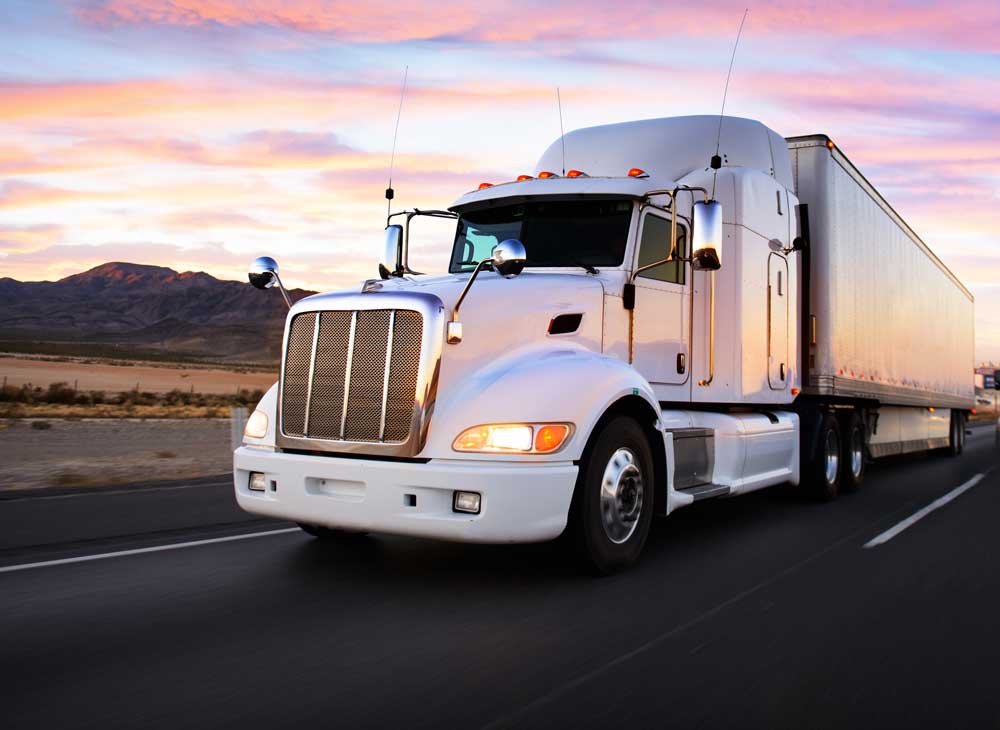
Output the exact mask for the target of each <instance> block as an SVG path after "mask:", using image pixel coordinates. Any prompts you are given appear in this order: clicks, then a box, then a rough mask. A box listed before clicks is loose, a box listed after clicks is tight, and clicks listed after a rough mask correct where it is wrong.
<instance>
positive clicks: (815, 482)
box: [805, 413, 843, 500]
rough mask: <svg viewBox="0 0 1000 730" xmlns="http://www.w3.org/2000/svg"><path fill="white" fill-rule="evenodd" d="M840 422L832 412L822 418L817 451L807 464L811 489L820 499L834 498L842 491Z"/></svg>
mask: <svg viewBox="0 0 1000 730" xmlns="http://www.w3.org/2000/svg"><path fill="white" fill-rule="evenodd" d="M840 444H841V436H840V424H838V423H837V419H836V418H835V417H834V416H833V414H830V413H824V414H823V415H822V416H821V418H820V424H819V440H818V442H817V446H816V453H815V454H813V459H812V462H811V463H810V464H808V465H807V471H806V474H805V477H806V479H807V484H808V487H809V491H810V492H811V493H812V494H813V496H815V497H816V498H818V499H821V500H830V499H834V498H835V497H836V496H837V494H838V493H839V492H840V475H841V471H842V470H843V458H842V449H841V445H840Z"/></svg>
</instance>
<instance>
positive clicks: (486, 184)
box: [478, 183, 493, 190]
mask: <svg viewBox="0 0 1000 730" xmlns="http://www.w3.org/2000/svg"><path fill="white" fill-rule="evenodd" d="M491 187H493V183H479V188H478V189H479V190H485V189H486V188H491Z"/></svg>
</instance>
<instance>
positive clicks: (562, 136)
mask: <svg viewBox="0 0 1000 730" xmlns="http://www.w3.org/2000/svg"><path fill="white" fill-rule="evenodd" d="M556 103H557V104H558V105H559V143H560V144H561V145H562V174H563V177H565V176H566V133H565V132H564V131H563V122H562V96H561V95H560V94H559V87H558V86H557V87H556Z"/></svg>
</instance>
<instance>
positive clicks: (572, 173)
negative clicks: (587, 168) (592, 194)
mask: <svg viewBox="0 0 1000 730" xmlns="http://www.w3.org/2000/svg"><path fill="white" fill-rule="evenodd" d="M566 177H590V175H588V174H587V173H585V172H581V171H580V170H570V171H569V172H567V173H566Z"/></svg>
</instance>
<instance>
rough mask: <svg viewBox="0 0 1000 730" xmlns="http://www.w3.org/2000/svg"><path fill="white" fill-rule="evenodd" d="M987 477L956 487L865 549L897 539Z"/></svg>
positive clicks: (878, 536)
mask: <svg viewBox="0 0 1000 730" xmlns="http://www.w3.org/2000/svg"><path fill="white" fill-rule="evenodd" d="M985 476H986V475H985V474H976V476H974V477H972V479H970V480H969V481H967V482H965V483H964V484H960V485H959V486H957V487H955V488H954V489H952V490H951V491H950V492H948V493H947V494H946V495H944V496H943V497H938V498H937V499H935V500H934V501H933V502H931V503H930V504H929V505H927V506H926V507H924V508H923V509H922V510H919V511H917V512H914V513H913V514H912V515H910V516H909V517H907V518H906V519H905V520H903V521H902V522H900V523H898V524H896V525H894V526H893V527H890V528H889V529H888V530H886V531H885V532H883V533H881V534H879V535H876V536H875V537H873V538H872V539H871V540H869V541H868V542H866V543H865V547H866V548H873V547H878V546H879V545H881V544H882V543H885V542H889V540H891V539H892V538H894V537H896V535H898V534H899V533H901V532H902V531H903V530H905V529H906V528H907V527H910V526H911V525H913V524H915V523H916V522H917V521H918V520H922V519H923V518H924V517H926V516H927V515H929V514H930V513H931V512H933V511H934V510H936V509H938V508H939V507H944V506H945V505H946V504H948V503H949V502H950V501H952V500H953V499H955V498H956V497H960V496H962V494H964V493H965V492H967V491H968V490H970V489H972V488H973V487H974V486H976V485H977V484H979V482H981V481H982V480H983V477H985Z"/></svg>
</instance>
